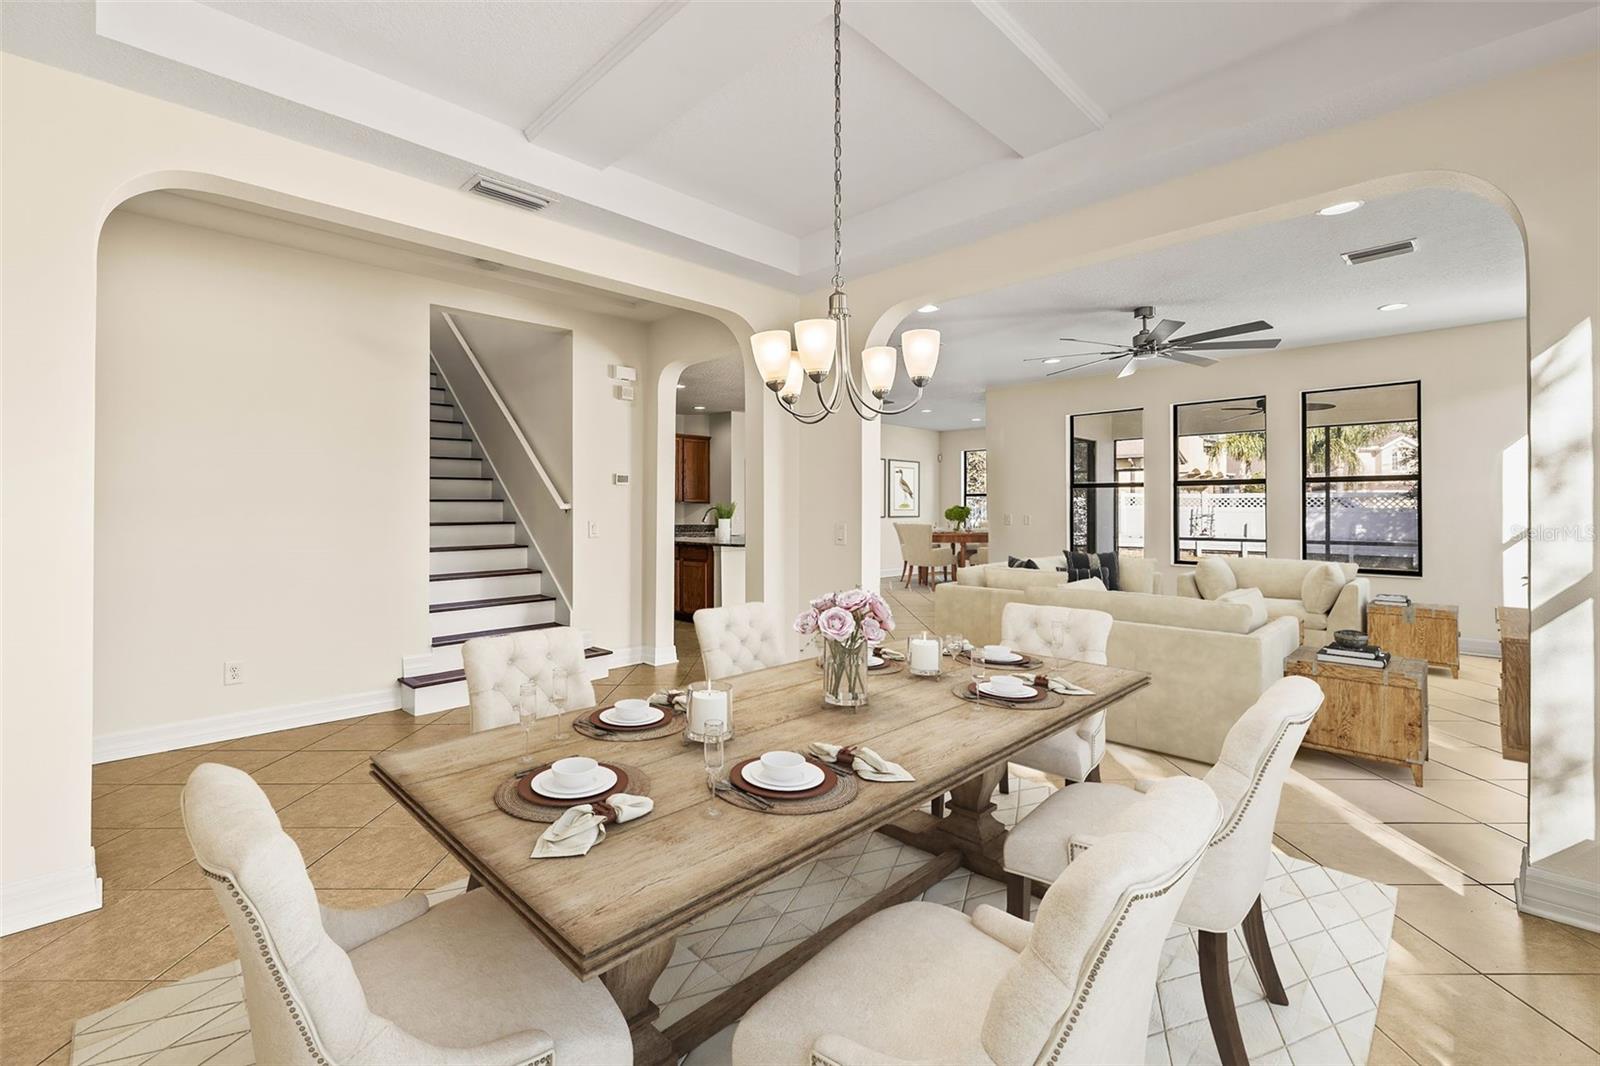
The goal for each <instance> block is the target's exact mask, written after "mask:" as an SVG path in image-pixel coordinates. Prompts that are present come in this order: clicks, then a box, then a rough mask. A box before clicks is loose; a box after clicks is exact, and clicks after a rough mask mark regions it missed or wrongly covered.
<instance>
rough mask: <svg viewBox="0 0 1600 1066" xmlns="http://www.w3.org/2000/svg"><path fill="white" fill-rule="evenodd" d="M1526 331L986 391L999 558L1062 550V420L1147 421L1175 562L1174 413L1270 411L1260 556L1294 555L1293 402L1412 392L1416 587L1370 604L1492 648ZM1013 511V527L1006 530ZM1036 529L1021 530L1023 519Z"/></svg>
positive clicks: (1162, 561) (1392, 583)
mask: <svg viewBox="0 0 1600 1066" xmlns="http://www.w3.org/2000/svg"><path fill="white" fill-rule="evenodd" d="M1525 331H1526V323H1525V322H1523V321H1521V320H1517V321H1513V322H1496V323H1491V324H1489V325H1483V326H1467V327H1463V328H1460V329H1447V330H1434V331H1430V332H1426V333H1409V334H1405V335H1402V336H1396V337H1384V338H1379V339H1376V340H1367V341H1355V342H1351V343H1348V344H1331V345H1325V346H1321V347H1315V348H1296V349H1292V350H1290V351H1284V352H1271V353H1267V354H1263V355H1255V356H1237V357H1233V358H1229V359H1224V360H1221V361H1219V362H1218V363H1217V364H1216V365H1215V366H1211V367H1206V368H1205V369H1195V368H1190V367H1183V366H1173V367H1160V368H1156V369H1153V370H1148V371H1144V372H1141V373H1139V374H1138V375H1137V376H1135V377H1133V378H1131V379H1127V380H1118V379H1117V378H1116V377H1115V376H1114V375H1109V374H1107V375H1099V376H1096V377H1086V378H1079V379H1077V380H1075V381H1069V382H1049V383H1044V384H1040V383H1031V384H1028V385H1022V386H1014V387H1012V388H1006V389H995V390H993V391H992V392H990V393H989V403H988V410H989V426H990V429H989V433H988V438H989V506H990V508H991V513H992V514H993V516H994V518H993V521H992V522H991V527H992V529H993V532H992V534H991V536H992V538H993V543H994V546H995V548H994V550H995V554H996V555H1003V554H1012V555H1049V554H1054V553H1057V552H1060V551H1061V550H1062V549H1063V548H1064V547H1065V546H1066V543H1067V534H1066V514H1067V432H1068V430H1067V425H1068V419H1069V418H1070V417H1071V416H1072V415H1075V414H1076V415H1083V414H1094V413H1097V412H1101V411H1113V410H1120V409H1124V408H1129V407H1139V408H1143V411H1144V438H1145V485H1146V486H1147V488H1146V492H1145V501H1146V502H1145V554H1146V556H1147V557H1149V558H1151V559H1152V560H1154V561H1155V563H1156V566H1157V569H1158V571H1160V572H1162V573H1164V574H1166V575H1167V577H1166V579H1165V580H1166V587H1167V588H1168V589H1171V588H1173V587H1174V585H1173V581H1174V579H1173V576H1172V575H1174V574H1175V573H1177V572H1179V571H1180V570H1182V569H1188V568H1186V567H1179V566H1176V565H1174V564H1173V562H1172V405H1173V404H1175V403H1190V402H1194V401H1197V400H1223V399H1229V398H1233V397H1239V396H1261V395H1265V396H1266V398H1267V463H1266V467H1267V549H1268V553H1269V554H1270V555H1272V556H1274V557H1278V558H1289V559H1298V558H1300V548H1301V545H1300V520H1301V513H1300V504H1301V499H1302V493H1301V480H1300V469H1301V466H1300V464H1301V448H1300V393H1301V391H1302V390H1306V389H1322V388H1334V387H1340V386H1349V385H1372V384H1379V383H1382V382H1390V381H1411V380H1420V381H1421V382H1422V434H1423V439H1422V457H1423V458H1422V462H1423V490H1422V507H1423V521H1422V525H1423V536H1424V542H1423V575H1422V576H1421V577H1418V578H1409V577H1407V578H1398V577H1381V576H1374V577H1373V578H1372V585H1373V589H1374V591H1380V592H1382V591H1393V592H1401V593H1405V594H1406V595H1408V596H1410V597H1411V598H1412V599H1414V600H1418V601H1437V602H1442V603H1455V604H1459V605H1460V606H1461V634H1462V636H1463V637H1464V638H1467V639H1468V640H1472V641H1477V642H1479V645H1480V649H1481V648H1482V647H1486V646H1488V645H1491V644H1493V643H1494V641H1495V640H1496V630H1495V621H1494V608H1495V607H1497V606H1499V605H1500V603H1501V602H1502V595H1501V590H1502V577H1501V553H1502V550H1503V541H1502V531H1501V525H1502V515H1501V510H1500V501H1501V487H1502V486H1501V476H1502V475H1501V462H1502V457H1503V456H1504V455H1505V454H1506V453H1507V452H1508V451H1511V450H1513V449H1515V448H1516V446H1517V443H1518V441H1520V440H1521V439H1522V437H1523V435H1524V434H1525V433H1526V432H1527V384H1526V374H1525V370H1524V364H1523V344H1524V340H1523V338H1524V337H1525V335H1526V333H1525ZM1006 513H1010V514H1011V515H1012V516H1013V522H1012V524H1011V525H1009V526H1007V525H1004V524H1003V517H1002V516H1003V515H1004V514H1006ZM1024 515H1026V516H1029V517H1030V518H1031V523H1030V524H1028V525H1024V524H1023V516H1024Z"/></svg>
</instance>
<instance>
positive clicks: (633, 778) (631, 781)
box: [494, 762, 650, 822]
mask: <svg viewBox="0 0 1600 1066" xmlns="http://www.w3.org/2000/svg"><path fill="white" fill-rule="evenodd" d="M611 765H612V766H615V767H616V768H617V769H619V770H622V771H625V772H626V773H627V775H628V795H630V796H648V795H649V794H650V778H649V776H648V775H646V774H645V772H644V771H643V770H641V769H639V768H638V767H637V766H633V765H630V764H628V763H620V762H614V763H612V764H611ZM494 805H495V806H496V807H499V808H500V809H501V810H502V811H505V812H506V813H507V814H509V815H511V817H513V818H521V819H522V820H523V821H524V822H553V821H555V820H556V819H557V818H560V817H561V816H562V815H563V814H566V813H567V812H568V811H570V810H571V809H572V808H571V807H546V806H545V805H544V804H542V803H529V802H528V801H527V800H525V799H523V798H522V797H521V796H519V795H517V778H516V777H515V776H512V777H508V778H506V779H505V780H504V781H502V782H500V786H499V787H498V788H496V789H495V790H494Z"/></svg>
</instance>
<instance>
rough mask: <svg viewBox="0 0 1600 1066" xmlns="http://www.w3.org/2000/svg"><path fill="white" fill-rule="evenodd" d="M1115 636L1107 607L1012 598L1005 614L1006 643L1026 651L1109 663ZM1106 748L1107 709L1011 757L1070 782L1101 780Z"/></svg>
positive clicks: (1002, 633) (1003, 637) (1002, 631)
mask: <svg viewBox="0 0 1600 1066" xmlns="http://www.w3.org/2000/svg"><path fill="white" fill-rule="evenodd" d="M1110 639H1111V616H1110V615H1109V614H1107V613H1106V612H1104V611H1090V610H1085V609H1083V608H1078V607H1044V606H1040V605H1038V604H1033V603H1008V604H1006V606H1005V610H1004V611H1002V612H1001V615H1000V643H1002V644H1004V645H1006V646H1007V647H1009V648H1013V649H1015V650H1016V651H1020V652H1022V653H1023V654H1025V655H1040V656H1044V657H1046V658H1051V659H1078V660H1081V661H1083V662H1086V663H1098V664H1099V665H1101V666H1104V665H1105V661H1106V644H1107V643H1108V642H1109V641H1110ZM1105 753H1106V716H1105V712H1104V711H1101V712H1098V713H1096V714H1092V715H1090V716H1089V717H1088V718H1085V719H1084V720H1083V721H1081V722H1079V723H1078V724H1077V725H1074V726H1070V727H1068V728H1066V729H1063V730H1062V731H1061V732H1059V733H1057V734H1055V735H1054V736H1051V737H1046V738H1045V739H1043V740H1041V741H1037V742H1036V743H1033V744H1030V745H1028V746H1027V747H1026V748H1023V749H1022V750H1021V751H1019V752H1018V753H1017V754H1015V755H1013V756H1012V757H1011V761H1012V762H1014V763H1020V764H1021V765H1023V766H1031V767H1033V768H1034V769H1035V770H1043V771H1044V772H1045V773H1047V774H1056V775H1057V776H1059V777H1063V778H1065V779H1066V780H1068V781H1098V780H1100V759H1101V758H1102V757H1103V756H1104V755H1105Z"/></svg>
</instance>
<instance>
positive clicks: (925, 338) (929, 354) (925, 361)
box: [900, 329, 939, 387]
mask: <svg viewBox="0 0 1600 1066" xmlns="http://www.w3.org/2000/svg"><path fill="white" fill-rule="evenodd" d="M900 348H901V350H902V351H903V352H904V353H905V357H906V375H907V376H908V377H910V378H911V380H912V382H914V383H915V384H916V385H918V386H919V387H920V386H922V385H925V384H927V382H928V379H929V378H931V377H933V370H934V368H935V367H937V366H938V365H939V331H938V330H936V329H908V330H906V331H905V332H904V333H902V334H900Z"/></svg>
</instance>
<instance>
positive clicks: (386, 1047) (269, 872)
mask: <svg viewBox="0 0 1600 1066" xmlns="http://www.w3.org/2000/svg"><path fill="white" fill-rule="evenodd" d="M182 808H183V825H184V829H185V831H187V833H188V835H189V843H190V846H191V847H193V849H194V856H195V860H196V862H197V863H198V864H199V866H200V869H201V871H202V872H203V873H204V874H205V876H206V878H207V879H208V880H209V881H210V882H211V887H212V889H213V890H214V891H215V893H216V896H217V901H218V902H219V903H220V904H221V905H222V911H223V913H224V914H225V915H226V916H227V919H228V924H229V926H230V927H232V929H233V936H234V940H235V941H236V942H237V944H238V947H239V960H240V967H241V969H242V970H243V973H244V993H245V1011H246V1013H247V1014H248V1015H249V1019H250V1038H251V1041H252V1044H253V1047H254V1051H255V1061H257V1062H262V1063H267V1062H271V1063H307V1064H311V1063H314V1064H317V1066H326V1064H327V1063H330V1062H360V1063H378V1064H387V1063H396V1064H399V1063H446V1062H448V1063H473V1064H476V1063H484V1064H488V1063H544V1064H549V1063H551V1062H555V1061H560V1062H567V1063H586V1062H596V1063H598V1062H629V1061H632V1056H633V1042H632V1039H631V1038H630V1036H629V1035H628V1023H627V1022H626V1021H624V1020H623V1017H622V1012H621V1011H620V1010H618V1009H617V1005H616V1002H615V1000H613V999H612V997H611V994H610V993H609V992H608V991H607V990H606V988H605V986H604V985H602V984H601V983H600V982H599V981H597V980H596V981H579V980H578V979H577V978H576V977H574V976H572V974H571V973H570V972H569V971H568V970H567V968H566V966H565V965H564V964H563V963H562V962H561V961H560V960H559V959H557V958H556V957H555V956H554V955H552V954H551V953H550V951H549V949H547V948H546V947H545V946H544V944H543V943H541V942H540V941H539V939H538V938H537V937H535V936H534V935H533V933H532V932H530V931H529V929H528V927H527V926H526V925H525V924H524V923H523V922H522V920H521V919H520V918H518V917H517V916H516V915H515V914H514V913H512V911H511V909H510V908H509V907H507V906H506V905H505V904H504V903H502V902H500V900H499V899H498V898H497V897H496V896H495V895H494V894H493V893H490V892H469V893H467V894H466V895H462V896H456V897H455V898H453V899H449V900H445V901H444V902H442V903H439V904H437V905H435V906H432V907H430V906H429V905H428V901H427V898H426V897H425V896H407V897H405V898H404V899H399V900H395V901H394V902H392V903H386V904H383V905H381V906H377V907H370V908H367V909H364V910H344V909H340V908H335V907H326V906H322V905H320V904H319V903H318V902H317V894H316V891H315V889H313V888H312V887H311V879H310V878H309V877H308V876H307V875H306V867H305V862H304V860H302V859H301V857H300V851H299V849H298V848H297V847H296V846H295V843H294V841H293V840H291V839H290V838H289V836H288V835H287V834H286V833H284V831H283V827H282V826H281V825H280V824H279V822H278V816H277V815H276V814H275V813H273V810H272V804H271V803H270V802H268V800H267V797H266V795H265V794H264V793H263V792H262V791H261V788H260V786H259V785H257V784H256V783H255V781H253V780H252V779H251V778H250V775H249V774H246V773H245V772H244V771H242V770H236V769H234V768H233V767H231V766H220V765H217V764H216V763H204V764H202V765H200V766H199V767H196V769H195V771H194V772H193V773H192V774H190V775H189V781H188V784H186V785H185V786H184V788H183V800H182Z"/></svg>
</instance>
